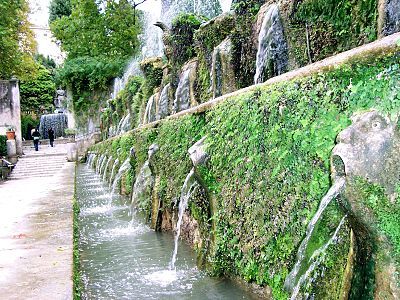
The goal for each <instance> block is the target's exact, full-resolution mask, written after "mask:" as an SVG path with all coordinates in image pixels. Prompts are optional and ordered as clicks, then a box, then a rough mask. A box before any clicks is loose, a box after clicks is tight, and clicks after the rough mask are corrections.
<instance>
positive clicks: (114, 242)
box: [77, 165, 251, 299]
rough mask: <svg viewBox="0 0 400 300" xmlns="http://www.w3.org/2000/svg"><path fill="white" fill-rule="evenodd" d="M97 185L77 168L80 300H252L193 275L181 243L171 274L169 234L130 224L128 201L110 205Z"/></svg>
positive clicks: (199, 273) (88, 171) (228, 284)
mask: <svg viewBox="0 0 400 300" xmlns="http://www.w3.org/2000/svg"><path fill="white" fill-rule="evenodd" d="M96 180H98V182H101V177H100V176H99V175H97V174H95V172H94V171H93V170H91V169H89V168H86V167H84V166H82V165H79V167H78V170H77V200H78V202H79V205H80V208H81V213H80V215H79V227H80V241H79V252H80V260H81V261H80V263H81V271H82V272H81V274H82V281H83V285H84V290H83V294H82V299H251V295H249V294H247V293H246V292H245V291H243V290H241V289H240V288H239V287H237V286H236V285H234V284H233V283H232V282H231V281H229V280H227V279H215V278H210V277H208V276H207V275H206V274H205V273H204V272H202V271H200V270H198V269H197V268H196V265H195V260H196V258H195V256H194V254H193V252H192V250H191V249H190V248H189V247H188V246H187V245H185V244H184V243H181V244H180V245H179V260H177V262H176V265H175V267H176V270H169V269H168V265H169V262H170V258H171V255H172V250H173V248H174V241H173V237H172V235H171V234H167V233H159V232H154V231H152V230H150V229H149V228H148V226H147V225H145V224H144V223H142V222H141V221H140V220H134V221H133V222H131V220H130V217H129V216H128V212H129V205H128V203H127V199H124V198H122V197H120V196H117V195H116V196H115V197H114V199H113V202H112V205H111V206H109V205H108V197H107V195H108V194H109V193H110V190H109V187H108V185H107V184H103V185H100V186H96V185H94V186H93V183H94V182H95V181H96ZM105 195H106V196H105Z"/></svg>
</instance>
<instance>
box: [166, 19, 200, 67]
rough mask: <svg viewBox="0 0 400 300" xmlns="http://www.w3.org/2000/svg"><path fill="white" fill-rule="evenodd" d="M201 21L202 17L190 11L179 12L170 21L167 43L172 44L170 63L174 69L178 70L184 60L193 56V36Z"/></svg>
mask: <svg viewBox="0 0 400 300" xmlns="http://www.w3.org/2000/svg"><path fill="white" fill-rule="evenodd" d="M202 21H204V19H203V18H201V17H199V16H197V15H195V14H191V13H188V14H180V15H178V17H176V18H175V19H174V20H173V21H172V28H171V34H170V35H169V36H168V39H169V41H168V43H169V44H171V45H172V53H173V56H172V57H171V65H172V66H173V67H174V69H176V70H179V69H180V67H181V66H182V65H183V64H184V63H185V62H187V61H188V60H189V59H191V58H193V57H194V56H195V50H194V46H193V45H194V40H193V36H194V32H195V30H197V29H198V28H199V27H200V25H201V23H202Z"/></svg>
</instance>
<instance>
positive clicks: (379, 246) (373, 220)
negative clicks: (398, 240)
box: [331, 110, 400, 299]
mask: <svg viewBox="0 0 400 300" xmlns="http://www.w3.org/2000/svg"><path fill="white" fill-rule="evenodd" d="M337 142H338V144H337V145H336V146H335V148H334V149H333V151H332V157H331V165H332V176H333V178H334V179H335V178H337V177H343V176H345V177H346V190H345V192H344V194H343V195H342V197H341V200H340V201H341V204H342V207H343V209H344V210H345V211H346V213H347V214H348V216H349V220H350V223H351V225H352V228H353V231H354V234H355V237H356V259H355V262H354V263H355V266H354V269H355V275H354V277H353V281H352V288H351V293H352V296H354V295H355V297H356V298H357V297H361V298H364V299H366V298H365V297H367V298H371V297H373V298H374V299H399V297H400V287H399V278H398V272H399V270H398V263H399V262H396V261H395V258H394V254H393V253H394V251H393V247H394V246H396V245H393V240H391V238H390V236H389V235H390V234H388V232H387V231H385V230H384V229H383V226H382V218H381V217H379V213H378V211H377V210H378V209H380V208H383V207H385V209H386V208H387V209H388V211H389V212H388V214H389V213H390V210H393V212H395V211H398V207H399V203H396V198H397V195H396V188H397V187H398V186H399V184H400V131H399V127H398V124H397V118H396V120H393V119H391V118H390V117H388V116H386V115H384V114H381V113H379V112H377V111H375V110H372V111H368V112H364V113H362V114H357V115H355V116H353V117H352V125H351V126H349V127H348V128H346V129H345V130H343V131H342V132H341V133H340V134H339V135H338V137H337ZM372 185H373V186H376V187H378V188H380V189H381V190H382V191H383V194H384V196H383V198H385V199H386V200H380V201H381V202H379V203H376V204H374V205H371V203H369V202H368V201H367V199H366V198H367V197H368V193H369V192H365V191H366V189H365V187H366V186H372ZM397 199H398V198H397ZM384 202H385V203H384ZM399 220H400V216H398V218H397V221H394V222H397V225H398V226H400V221H399ZM371 266H372V267H371ZM356 277H357V278H356ZM371 282H372V283H371ZM357 286H358V287H357ZM367 290H369V292H367Z"/></svg>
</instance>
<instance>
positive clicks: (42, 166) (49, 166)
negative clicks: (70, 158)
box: [8, 143, 67, 180]
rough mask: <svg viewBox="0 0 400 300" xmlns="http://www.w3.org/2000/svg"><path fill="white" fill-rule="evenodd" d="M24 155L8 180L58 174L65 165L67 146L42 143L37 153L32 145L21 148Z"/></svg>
mask: <svg viewBox="0 0 400 300" xmlns="http://www.w3.org/2000/svg"><path fill="white" fill-rule="evenodd" d="M23 152H24V155H23V156H22V157H21V158H20V159H19V160H18V163H17V165H16V166H15V168H14V170H13V171H12V172H11V174H10V175H9V177H8V179H10V180H12V179H24V178H30V177H51V176H54V175H55V174H56V173H58V172H59V171H60V170H61V169H62V168H63V167H64V166H65V164H66V163H67V145H66V144H62V143H59V144H57V143H55V147H53V148H52V147H50V146H49V145H48V144H44V143H42V144H41V145H40V146H39V151H35V149H34V147H33V145H28V144H26V145H24V146H23Z"/></svg>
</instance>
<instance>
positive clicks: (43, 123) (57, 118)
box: [39, 114, 68, 139]
mask: <svg viewBox="0 0 400 300" xmlns="http://www.w3.org/2000/svg"><path fill="white" fill-rule="evenodd" d="M50 127H51V128H52V129H53V131H54V137H55V138H57V137H60V136H64V135H65V132H64V130H65V129H67V128H68V117H67V115H66V114H48V115H42V116H41V117H40V124H39V133H40V136H41V137H42V138H43V139H48V138H49V135H48V130H49V129H50Z"/></svg>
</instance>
